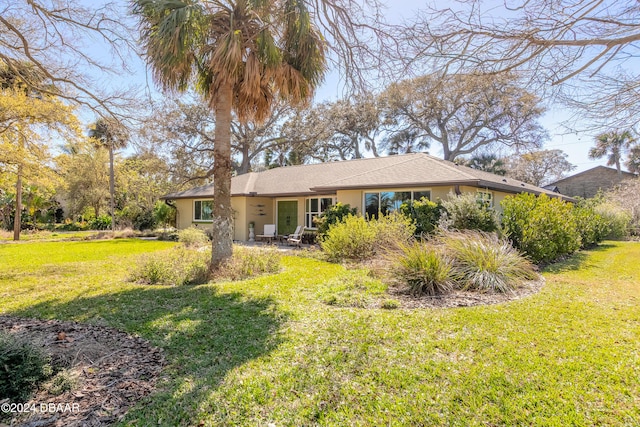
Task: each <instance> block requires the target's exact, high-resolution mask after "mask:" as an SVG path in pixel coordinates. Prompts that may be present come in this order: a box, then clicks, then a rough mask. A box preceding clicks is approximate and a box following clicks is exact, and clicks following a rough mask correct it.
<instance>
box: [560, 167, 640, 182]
mask: <svg viewBox="0 0 640 427" xmlns="http://www.w3.org/2000/svg"><path fill="white" fill-rule="evenodd" d="M596 169H607V170H610V171H613V172H615V173H618V169H616V168H610V167H609V166H603V165H598V166H595V167H592V168H590V169H587V170H583V171H582V172H578V173H575V174H573V175H569V176H566V177H564V178H562V179H559V180H557V181H554V182H551V183H549V184H547V185H557V184H558V183H560V182H563V181H566V180H567V179H569V178H575V177H577V176H580V175H584V174H585V173H587V172H591V171H594V170H596ZM620 172H621V173H622V175H629V177H636V176H638V174H636V173H633V172H629V171H620Z"/></svg>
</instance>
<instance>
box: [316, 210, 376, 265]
mask: <svg viewBox="0 0 640 427" xmlns="http://www.w3.org/2000/svg"><path fill="white" fill-rule="evenodd" d="M376 238H377V231H376V229H375V227H374V226H373V222H372V221H367V220H366V219H364V218H363V217H361V216H356V215H351V214H349V215H347V216H346V217H345V218H343V219H342V220H341V221H340V222H338V223H336V224H333V225H331V226H330V227H329V230H328V231H327V234H326V236H325V238H324V240H323V241H322V242H321V244H320V245H321V247H322V249H323V250H324V251H325V253H326V254H327V256H328V258H329V259H330V260H332V261H342V260H345V259H352V260H364V259H367V258H370V257H372V256H373V255H374V250H375V247H376Z"/></svg>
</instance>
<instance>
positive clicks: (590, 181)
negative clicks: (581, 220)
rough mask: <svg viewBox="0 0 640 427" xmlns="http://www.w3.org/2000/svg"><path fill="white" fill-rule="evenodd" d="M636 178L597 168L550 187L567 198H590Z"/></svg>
mask: <svg viewBox="0 0 640 427" xmlns="http://www.w3.org/2000/svg"><path fill="white" fill-rule="evenodd" d="M634 177H636V175H635V174H632V173H631V172H624V171H622V173H620V174H619V173H618V170H617V169H614V168H608V167H606V166H596V167H595V168H592V169H589V170H586V171H584V172H580V173H577V174H575V175H571V176H568V177H566V178H563V179H561V180H559V181H556V182H554V183H551V184H549V186H553V187H555V188H557V191H558V192H559V193H560V194H563V195H565V196H569V197H584V198H589V197H593V196H595V195H596V194H598V191H600V190H602V191H607V190H609V189H611V188H613V187H615V186H616V185H618V184H620V183H621V182H622V181H624V180H625V179H629V178H634Z"/></svg>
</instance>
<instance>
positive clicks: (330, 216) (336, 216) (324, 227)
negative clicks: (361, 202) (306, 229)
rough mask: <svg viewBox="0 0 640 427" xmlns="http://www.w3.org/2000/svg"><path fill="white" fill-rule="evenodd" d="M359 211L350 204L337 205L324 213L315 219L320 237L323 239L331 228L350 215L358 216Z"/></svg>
mask: <svg viewBox="0 0 640 427" xmlns="http://www.w3.org/2000/svg"><path fill="white" fill-rule="evenodd" d="M357 212H358V209H356V208H351V206H350V205H349V204H343V203H340V202H338V203H336V204H335V205H333V206H330V207H329V208H328V209H326V210H325V211H324V213H323V214H322V215H321V216H320V217H318V218H316V219H315V225H316V227H318V236H320V238H323V237H324V236H325V235H326V234H327V232H328V231H329V228H330V227H331V226H332V225H334V224H337V223H339V222H340V221H342V220H343V219H344V218H346V217H347V216H348V215H356V213H357Z"/></svg>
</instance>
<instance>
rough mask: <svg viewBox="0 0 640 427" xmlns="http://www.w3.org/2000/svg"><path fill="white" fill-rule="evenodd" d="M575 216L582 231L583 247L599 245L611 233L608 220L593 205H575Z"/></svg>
mask: <svg viewBox="0 0 640 427" xmlns="http://www.w3.org/2000/svg"><path fill="white" fill-rule="evenodd" d="M573 217H574V220H575V222H576V228H577V230H578V233H580V243H581V247H582V248H589V247H591V246H595V245H597V244H598V243H600V242H602V241H603V240H604V238H605V237H607V235H608V234H609V230H610V228H609V224H608V222H607V220H606V219H605V218H604V217H603V216H602V215H600V214H599V213H597V212H596V211H595V210H594V209H593V207H591V206H588V205H586V206H585V205H578V206H574V207H573Z"/></svg>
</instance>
